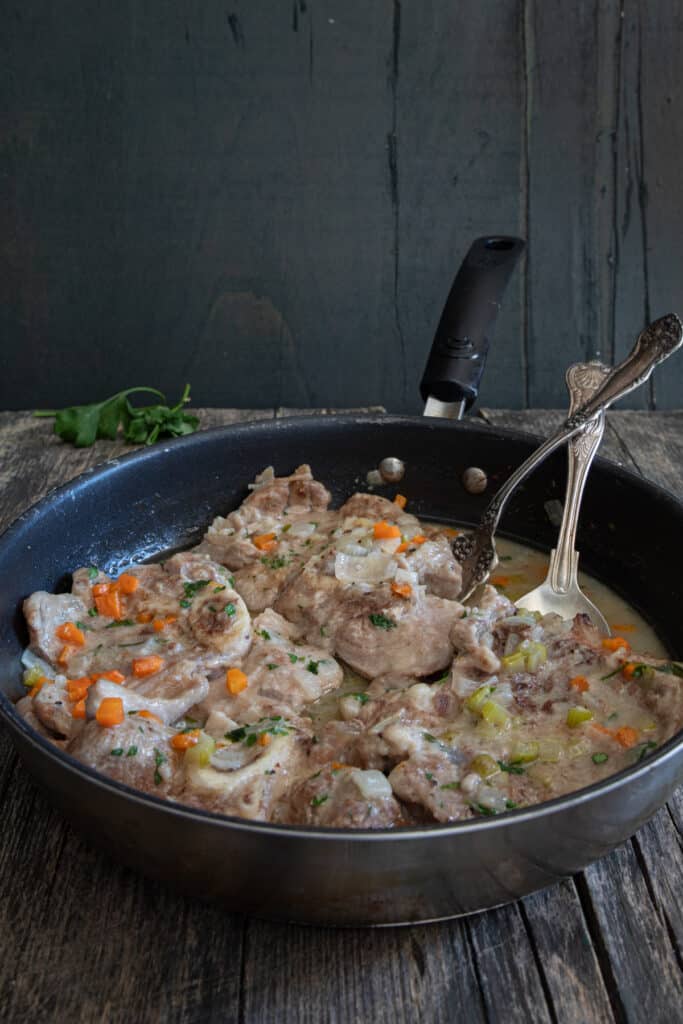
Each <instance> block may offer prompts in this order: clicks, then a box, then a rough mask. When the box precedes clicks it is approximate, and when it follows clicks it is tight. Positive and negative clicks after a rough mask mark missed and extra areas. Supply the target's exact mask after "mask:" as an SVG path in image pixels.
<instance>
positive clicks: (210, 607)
mask: <svg viewBox="0 0 683 1024" xmlns="http://www.w3.org/2000/svg"><path fill="white" fill-rule="evenodd" d="M209 611H210V612H214V613H215V612H217V611H218V608H216V605H215V604H210V605H209Z"/></svg>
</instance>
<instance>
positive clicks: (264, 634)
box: [256, 629, 270, 640]
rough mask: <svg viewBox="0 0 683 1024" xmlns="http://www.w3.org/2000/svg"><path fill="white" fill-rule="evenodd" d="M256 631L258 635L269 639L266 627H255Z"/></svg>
mask: <svg viewBox="0 0 683 1024" xmlns="http://www.w3.org/2000/svg"><path fill="white" fill-rule="evenodd" d="M256 632H257V633H258V635H259V636H260V637H263V639H264V640H270V633H269V632H268V630H267V629H257V630H256Z"/></svg>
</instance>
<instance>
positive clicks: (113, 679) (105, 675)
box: [90, 668, 126, 683]
mask: <svg viewBox="0 0 683 1024" xmlns="http://www.w3.org/2000/svg"><path fill="white" fill-rule="evenodd" d="M90 678H91V679H92V681H93V683H96V682H97V680H98V679H108V680H109V682H110V683H125V681H126V677H125V676H124V675H123V673H122V672H118V671H117V670H116V669H115V668H114V669H112V670H111V671H110V672H93V673H92V675H91V676H90Z"/></svg>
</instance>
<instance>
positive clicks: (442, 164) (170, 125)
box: [0, 0, 683, 412]
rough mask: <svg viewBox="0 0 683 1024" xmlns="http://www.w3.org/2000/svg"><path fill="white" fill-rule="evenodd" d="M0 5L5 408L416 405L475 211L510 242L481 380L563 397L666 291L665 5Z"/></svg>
mask: <svg viewBox="0 0 683 1024" xmlns="http://www.w3.org/2000/svg"><path fill="white" fill-rule="evenodd" d="M4 28H5V31H4V32H3V35H2V38H1V39H0V58H1V60H2V67H3V71H4V73H5V74H4V83H5V91H4V104H3V119H2V123H1V124H0V166H1V167H2V172H3V181H5V182H6V183H7V188H6V197H5V199H4V201H3V204H2V207H1V208H0V229H1V230H0V237H1V238H2V243H0V330H1V331H2V339H3V340H2V344H3V355H4V356H5V358H4V359H3V373H2V374H1V375H0V408H21V407H28V406H31V405H43V406H54V405H58V406H59V405H66V404H69V403H75V402H83V401H85V400H89V399H92V398H103V397H105V396H106V395H108V394H111V393H112V392H114V391H115V390H117V389H119V388H122V387H124V386H129V385H130V384H132V383H138V382H141V381H142V382H149V383H154V384H157V385H159V386H160V387H161V388H162V390H164V391H165V392H166V393H167V394H168V396H169V398H170V399H173V398H175V396H176V395H178V394H179V392H180V390H181V388H182V386H183V384H184V383H185V381H186V380H190V381H191V382H192V384H193V389H194V396H195V399H196V401H197V402H199V403H200V404H204V405H207V404H214V405H223V404H232V405H236V406H238V405H239V406H250V405H251V406H255V407H262V408H268V407H269V408H275V407H276V406H279V405H290V406H292V405H321V406H323V405H325V406H330V407H334V406H340V405H347V406H350V405H369V404H370V403H373V404H374V403H378V404H382V405H384V406H385V407H387V408H389V409H391V410H393V411H413V412H417V411H419V409H420V399H419V397H418V380H419V376H420V374H421V371H422V368H423V366H424V363H425V360H426V355H427V349H428V346H429V343H430V340H431V337H432V335H433V331H434V327H435V325H436V323H437V321H438V318H439V314H440V311H441V307H442V304H443V301H444V298H445V296H446V294H447V292H448V289H449V286H450V283H451V281H452V279H453V277H454V274H455V271H456V269H457V266H458V263H459V261H460V260H461V259H462V257H463V255H464V253H465V252H466V250H467V247H468V245H469V243H470V241H471V240H472V238H473V237H474V236H476V235H478V234H482V233H490V232H503V231H504V232H514V233H517V232H519V233H521V234H522V235H523V236H525V237H528V239H529V248H528V252H527V257H526V259H525V261H524V263H523V265H522V266H520V268H519V269H518V270H517V271H516V273H515V276H514V278H513V280H512V282H511V285H510V288H509V290H508V293H507V295H506V297H505V300H504V303H503V309H502V312H501V317H500V322H499V324H498V327H497V330H496V336H495V340H494V345H493V348H492V354H491V359H490V361H489V370H488V372H487V375H486V376H485V378H484V382H483V401H484V402H485V403H486V404H495V405H507V406H510V407H513V406H515V407H523V406H526V405H529V404H531V405H533V406H541V407H543V406H546V407H547V406H551V405H559V404H560V403H561V402H562V398H563V382H562V373H563V370H564V368H565V366H566V364H567V362H568V361H569V360H570V359H575V358H578V357H579V356H584V355H586V354H591V355H593V354H598V353H600V354H603V355H604V356H610V357H611V356H612V355H614V354H616V355H617V356H621V355H623V354H624V353H625V352H626V351H627V350H628V349H629V348H630V346H631V344H632V342H633V339H634V338H635V336H636V334H637V332H638V331H639V330H640V329H641V327H642V326H643V325H644V323H645V322H646V320H647V319H648V318H650V317H654V316H657V315H661V314H662V313H664V312H668V311H670V310H676V309H679V310H680V309H683V284H682V282H683V274H681V258H680V245H679V241H678V240H679V239H680V237H681V233H682V229H683V212H682V208H681V204H680V203H679V202H678V192H679V182H680V180H681V176H682V172H683V128H682V127H681V126H682V125H683V87H682V86H681V80H680V75H679V54H680V51H681V46H682V44H683V0H653V2H650V3H647V4H645V3H636V2H635V0H633V2H631V0H629V2H622V0H570V2H569V3H564V4H563V3H560V2H559V0H480V2H479V3H477V4H475V5H472V4H462V3H461V4H454V3H452V2H449V0H421V2H420V3H407V2H406V0H379V2H378V3H375V4H367V3H366V2H362V0H345V3H344V4H343V5H342V6H340V5H339V4H336V3H334V2H333V0H315V2H312V0H280V2H278V3H273V2H272V0H249V2H247V0H231V3H229V4H228V5H227V6H226V5H225V4H221V3H219V2H217V0H208V2H207V3H204V4H202V5H201V8H195V7H192V6H191V5H189V4H188V3H186V2H181V0H171V2H170V3H162V2H161V0H150V2H148V3H146V4H144V5H142V6H140V5H134V4H126V3H124V4H107V3H104V2H103V0H89V2H87V3H86V2H85V0H67V2H66V4H65V3H61V4H57V3H56V2H55V0H35V2H34V3H32V4H31V5H30V9H25V8H24V7H22V6H16V5H15V8H14V9H13V10H12V12H11V16H10V17H8V18H7V19H6V22H5V25H4ZM682 380H683V360H681V359H678V360H677V361H676V363H672V365H671V371H670V372H668V371H667V372H664V371H661V370H660V371H658V373H657V375H656V377H655V379H654V381H653V383H652V385H651V387H650V388H649V389H645V390H642V391H640V392H638V393H636V394H634V395H633V396H631V397H630V399H629V403H630V405H631V406H633V407H640V408H646V407H649V406H652V405H653V404H654V402H655V401H656V403H657V406H658V407H659V408H672V407H676V406H677V405H678V404H679V401H680V400H679V398H678V395H679V393H680V387H681V381H682Z"/></svg>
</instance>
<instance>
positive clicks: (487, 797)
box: [477, 786, 507, 811]
mask: <svg viewBox="0 0 683 1024" xmlns="http://www.w3.org/2000/svg"><path fill="white" fill-rule="evenodd" d="M477 803H478V804H481V806H482V807H486V809H487V810H489V811H504V810H506V808H507V799H506V797H505V796H504V795H503V794H502V793H501V792H500V791H499V790H497V789H494V788H493V786H481V787H480V789H479V792H478V793H477Z"/></svg>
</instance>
